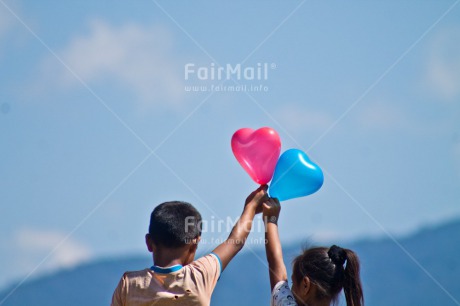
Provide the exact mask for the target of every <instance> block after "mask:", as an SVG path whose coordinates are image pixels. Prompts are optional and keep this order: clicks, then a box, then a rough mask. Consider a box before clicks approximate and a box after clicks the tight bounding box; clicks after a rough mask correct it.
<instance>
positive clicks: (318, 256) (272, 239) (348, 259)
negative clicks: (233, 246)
mask: <svg viewBox="0 0 460 306" xmlns="http://www.w3.org/2000/svg"><path fill="white" fill-rule="evenodd" d="M263 209H264V220H265V239H266V241H267V244H266V246H265V250H266V253H267V260H268V266H269V273H270V286H271V289H272V297H271V305H272V306H287V305H293V306H294V305H308V306H329V305H331V304H335V303H336V302H337V299H338V296H339V293H340V291H341V290H342V289H343V291H344V293H345V298H346V301H347V306H363V305H364V297H363V290H362V286H361V280H360V277H359V259H358V256H357V255H356V254H355V253H354V252H353V251H351V250H348V249H342V248H341V247H338V246H336V245H333V246H331V247H330V248H324V247H319V248H311V249H307V250H304V251H303V253H302V254H301V255H299V256H297V257H296V258H295V259H294V262H293V269H292V270H293V271H292V277H291V278H292V290H290V289H289V285H288V282H287V272H286V266H285V265H284V262H283V253H282V250H281V243H280V240H279V236H278V225H277V222H278V217H279V213H280V210H281V206H280V203H279V201H278V199H273V198H270V199H269V200H268V201H266V202H265V203H264V208H263ZM344 265H345V267H344Z"/></svg>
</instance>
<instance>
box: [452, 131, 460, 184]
mask: <svg viewBox="0 0 460 306" xmlns="http://www.w3.org/2000/svg"><path fill="white" fill-rule="evenodd" d="M452 151H453V157H454V163H455V167H456V168H457V173H458V174H459V176H460V140H458V141H456V142H455V143H454V146H453V149H452Z"/></svg>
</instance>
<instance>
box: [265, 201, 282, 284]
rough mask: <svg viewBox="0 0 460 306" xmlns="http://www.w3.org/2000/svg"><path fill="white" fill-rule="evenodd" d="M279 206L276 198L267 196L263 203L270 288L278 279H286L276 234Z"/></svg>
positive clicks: (278, 239)
mask: <svg viewBox="0 0 460 306" xmlns="http://www.w3.org/2000/svg"><path fill="white" fill-rule="evenodd" d="M280 210H281V206H280V202H279V201H278V199H273V198H269V199H268V201H266V202H264V204H263V211H264V214H263V216H264V223H265V241H266V244H265V252H266V254H267V261H268V270H269V274H270V288H271V290H273V288H274V287H275V285H276V284H277V283H278V282H280V281H286V280H287V272H286V266H285V265H284V261H283V250H282V248H281V242H280V238H279V235H278V218H279V214H280Z"/></svg>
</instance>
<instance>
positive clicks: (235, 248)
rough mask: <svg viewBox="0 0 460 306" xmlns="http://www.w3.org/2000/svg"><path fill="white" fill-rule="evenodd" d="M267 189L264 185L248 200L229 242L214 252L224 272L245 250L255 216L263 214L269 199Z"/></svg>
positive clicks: (229, 237)
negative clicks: (235, 257) (264, 205)
mask: <svg viewBox="0 0 460 306" xmlns="http://www.w3.org/2000/svg"><path fill="white" fill-rule="evenodd" d="M267 188H268V187H267V185H262V186H260V187H259V188H257V189H256V190H255V191H253V192H252V193H251V194H250V195H249V196H248V197H247V198H246V203H245V205H244V210H243V213H242V214H241V217H240V219H239V220H238V222H237V223H236V224H235V226H234V227H233V229H232V232H231V233H230V235H229V236H228V238H227V240H225V241H224V242H223V243H221V244H220V245H219V246H217V247H216V248H215V249H214V251H212V252H213V253H214V254H216V255H217V256H219V258H220V261H221V264H222V271H223V270H224V269H225V268H226V267H227V265H228V263H229V262H230V261H231V260H232V258H233V257H234V256H235V255H236V254H237V253H238V252H239V251H240V250H241V249H242V248H243V246H244V243H245V242H246V239H247V238H248V235H249V232H250V231H251V228H252V221H253V220H254V216H255V215H256V214H258V213H260V212H262V203H263V202H264V201H265V200H266V199H267Z"/></svg>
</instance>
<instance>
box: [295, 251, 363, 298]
mask: <svg viewBox="0 0 460 306" xmlns="http://www.w3.org/2000/svg"><path fill="white" fill-rule="evenodd" d="M344 264H345V267H344ZM359 269H360V268H359V258H358V256H357V255H356V254H355V252H353V251H352V250H349V249H342V248H341V247H338V246H336V245H333V246H331V247H330V248H329V249H328V248H324V247H317V248H310V249H306V250H304V251H303V253H302V254H301V255H299V256H297V257H296V258H295V259H294V261H293V269H292V270H293V277H294V279H295V281H296V282H297V283H298V284H299V283H300V282H301V281H302V279H303V278H304V277H305V276H307V277H308V278H309V279H310V282H312V283H313V284H315V285H316V287H317V288H318V290H317V294H318V296H317V298H318V299H322V298H330V299H332V301H333V302H334V303H335V302H336V301H337V299H338V296H339V293H340V291H341V290H342V289H343V291H344V293H345V298H346V300H347V306H362V305H364V296H363V289H362V285H361V279H360V276H359Z"/></svg>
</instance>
